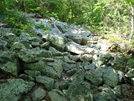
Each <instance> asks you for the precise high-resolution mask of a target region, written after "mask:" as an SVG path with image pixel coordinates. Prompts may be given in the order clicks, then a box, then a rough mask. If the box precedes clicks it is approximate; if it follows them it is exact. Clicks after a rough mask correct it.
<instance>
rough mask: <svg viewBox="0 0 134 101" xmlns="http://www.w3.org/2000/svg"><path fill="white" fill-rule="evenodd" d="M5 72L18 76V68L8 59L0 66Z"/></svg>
mask: <svg viewBox="0 0 134 101" xmlns="http://www.w3.org/2000/svg"><path fill="white" fill-rule="evenodd" d="M0 69H2V70H3V71H5V72H8V73H10V74H12V75H14V76H18V73H19V70H20V68H19V67H17V65H16V64H15V63H13V62H10V61H8V62H7V63H6V64H5V65H4V66H3V67H0Z"/></svg>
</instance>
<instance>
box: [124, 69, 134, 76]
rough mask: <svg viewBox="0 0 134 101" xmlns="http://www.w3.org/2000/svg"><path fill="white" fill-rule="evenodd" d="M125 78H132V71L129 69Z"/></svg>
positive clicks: (133, 72)
mask: <svg viewBox="0 0 134 101" xmlns="http://www.w3.org/2000/svg"><path fill="white" fill-rule="evenodd" d="M125 76H126V77H134V69H130V70H129V71H128V72H127V73H126V74H125Z"/></svg>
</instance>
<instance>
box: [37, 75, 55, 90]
mask: <svg viewBox="0 0 134 101" xmlns="http://www.w3.org/2000/svg"><path fill="white" fill-rule="evenodd" d="M36 81H37V82H39V83H42V84H43V85H45V87H46V88H47V90H52V89H53V88H54V79H52V78H50V77H47V76H36Z"/></svg>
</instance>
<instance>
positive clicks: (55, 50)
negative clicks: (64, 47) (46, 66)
mask: <svg viewBox="0 0 134 101" xmlns="http://www.w3.org/2000/svg"><path fill="white" fill-rule="evenodd" d="M49 51H50V52H51V53H52V54H53V55H54V56H62V55H63V53H62V52H60V51H58V50H57V49H55V48H54V47H50V48H49Z"/></svg>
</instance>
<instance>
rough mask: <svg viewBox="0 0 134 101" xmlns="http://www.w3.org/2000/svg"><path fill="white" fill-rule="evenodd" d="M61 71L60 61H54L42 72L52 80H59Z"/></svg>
mask: <svg viewBox="0 0 134 101" xmlns="http://www.w3.org/2000/svg"><path fill="white" fill-rule="evenodd" d="M62 71H63V67H62V61H61V60H55V61H54V62H53V63H52V65H51V66H46V67H45V69H44V70H43V71H42V73H43V74H44V75H47V76H49V77H52V78H60V77H61V74H62Z"/></svg>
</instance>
